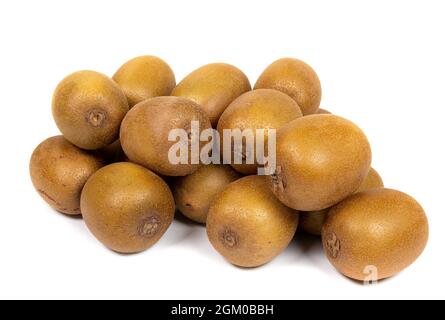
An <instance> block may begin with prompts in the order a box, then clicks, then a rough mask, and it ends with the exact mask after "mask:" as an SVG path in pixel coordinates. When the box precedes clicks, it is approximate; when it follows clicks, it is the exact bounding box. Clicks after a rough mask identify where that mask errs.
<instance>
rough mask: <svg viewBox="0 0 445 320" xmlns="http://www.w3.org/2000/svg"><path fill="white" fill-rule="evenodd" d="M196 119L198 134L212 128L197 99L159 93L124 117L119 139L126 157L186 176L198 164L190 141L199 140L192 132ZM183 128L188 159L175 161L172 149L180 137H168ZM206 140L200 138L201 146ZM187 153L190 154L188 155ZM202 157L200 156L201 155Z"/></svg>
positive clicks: (145, 165) (155, 169)
mask: <svg viewBox="0 0 445 320" xmlns="http://www.w3.org/2000/svg"><path fill="white" fill-rule="evenodd" d="M192 121H196V122H197V124H198V126H197V129H198V130H199V132H198V134H199V133H201V132H202V131H203V130H205V129H210V128H211V125H210V121H209V119H208V117H207V115H206V114H205V112H204V111H203V110H202V109H201V108H200V106H199V105H198V104H196V103H195V102H193V101H191V100H188V99H184V98H179V97H157V98H152V99H149V100H146V101H143V102H141V103H139V104H137V105H136V106H134V107H133V108H132V109H131V110H130V112H128V114H127V116H126V117H125V119H124V121H122V126H121V133H120V141H121V144H122V148H123V149H124V152H125V154H126V155H127V157H128V158H129V159H130V160H131V161H132V162H135V163H138V164H140V165H142V166H144V167H147V168H148V169H150V170H153V171H155V172H157V173H159V174H162V175H165V176H185V175H188V174H191V173H193V172H194V171H196V170H197V169H198V167H199V161H197V162H198V163H196V164H195V163H192V161H191V160H192V158H191V155H190V153H191V145H192V144H193V142H194V141H198V140H197V139H199V137H194V136H195V133H193V132H192ZM173 129H176V130H182V131H184V132H185V133H186V134H187V135H188V141H186V143H187V142H188V145H186V147H187V150H188V159H185V160H186V161H185V162H186V163H172V162H171V161H170V159H169V153H170V152H171V150H172V149H171V148H172V147H173V146H174V145H177V144H178V143H179V142H177V141H169V134H170V132H171V131H172V130H173ZM204 144H206V143H205V142H200V141H199V148H201V147H202V146H204ZM186 156H187V155H186ZM198 160H199V159H198Z"/></svg>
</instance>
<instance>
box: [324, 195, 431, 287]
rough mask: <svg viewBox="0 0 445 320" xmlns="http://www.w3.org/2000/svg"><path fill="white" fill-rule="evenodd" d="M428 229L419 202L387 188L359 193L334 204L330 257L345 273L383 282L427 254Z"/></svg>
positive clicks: (327, 246)
mask: <svg viewBox="0 0 445 320" xmlns="http://www.w3.org/2000/svg"><path fill="white" fill-rule="evenodd" d="M428 232H429V231H428V220H427V217H426V215H425V212H424V211H423V209H422V207H421V206H420V205H419V204H418V203H417V202H416V200H414V199H413V198H411V197H410V196H408V195H407V194H404V193H402V192H400V191H396V190H391V189H384V188H382V189H372V190H368V191H363V192H360V193H357V194H355V195H353V196H351V197H349V198H347V199H346V200H344V201H343V202H341V203H340V204H338V205H336V206H335V207H333V208H332V209H331V210H330V211H329V214H328V216H327V218H326V221H325V223H324V225H323V230H322V239H323V247H324V251H325V254H326V256H327V257H328V259H329V261H330V262H331V263H332V265H333V266H334V267H335V268H336V269H337V270H338V271H339V272H341V273H342V274H343V275H345V276H347V277H349V278H352V279H356V280H366V279H369V280H380V279H385V278H388V277H391V276H393V275H395V274H396V273H398V272H400V271H402V270H403V269H405V268H406V267H408V266H409V265H411V264H412V263H413V262H414V261H415V260H416V259H417V258H418V257H419V256H420V254H421V253H422V252H423V250H424V248H425V246H426V244H427V241H428Z"/></svg>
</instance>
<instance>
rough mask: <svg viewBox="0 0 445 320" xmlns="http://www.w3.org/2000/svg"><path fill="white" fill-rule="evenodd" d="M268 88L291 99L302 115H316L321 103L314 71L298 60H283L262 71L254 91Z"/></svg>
mask: <svg viewBox="0 0 445 320" xmlns="http://www.w3.org/2000/svg"><path fill="white" fill-rule="evenodd" d="M262 88H269V89H275V90H279V91H282V92H284V93H286V94H287V95H289V96H290V97H292V98H293V99H294V100H295V101H296V102H297V103H298V105H299V106H300V108H301V111H303V114H304V115H309V114H314V113H317V110H318V108H319V107H320V101H321V84H320V80H319V79H318V76H317V74H316V73H315V71H314V70H313V69H312V68H311V67H310V66H309V65H308V64H306V63H304V62H303V61H301V60H298V59H292V58H283V59H279V60H277V61H275V62H274V63H272V64H271V65H270V66H268V67H267V68H266V70H264V72H263V73H262V74H261V75H260V77H259V78H258V81H257V82H256V84H255V89H262Z"/></svg>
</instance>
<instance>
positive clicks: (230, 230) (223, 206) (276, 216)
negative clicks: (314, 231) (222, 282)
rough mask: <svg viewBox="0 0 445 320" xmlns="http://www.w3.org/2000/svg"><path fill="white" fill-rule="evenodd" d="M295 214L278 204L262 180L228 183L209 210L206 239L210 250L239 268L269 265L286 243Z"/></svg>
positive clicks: (295, 222) (293, 227) (294, 224)
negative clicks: (210, 246) (212, 248)
mask: <svg viewBox="0 0 445 320" xmlns="http://www.w3.org/2000/svg"><path fill="white" fill-rule="evenodd" d="M297 226H298V213H297V212H296V211H295V210H292V209H290V208H288V207H286V206H284V205H283V204H281V203H280V202H279V201H278V200H277V199H276V198H275V197H274V196H273V194H272V192H271V191H270V190H269V188H268V186H267V181H266V179H265V177H264V176H248V177H244V178H241V179H239V180H237V181H235V182H232V183H231V184H230V185H229V186H228V187H227V188H226V189H225V190H224V191H223V192H221V193H220V194H219V195H218V196H217V197H216V198H215V200H214V201H213V202H212V205H211V207H210V210H209V214H208V217H207V235H208V237H209V240H210V242H211V243H212V245H213V247H214V248H215V249H216V250H217V251H218V252H219V253H220V254H221V255H222V256H223V257H225V258H226V259H227V260H228V261H229V262H231V263H232V264H234V265H237V266H240V267H258V266H261V265H264V264H265V263H267V262H269V261H271V260H272V259H273V258H275V257H276V256H277V255H278V254H280V253H281V252H282V251H283V250H284V249H285V248H286V247H287V246H288V245H289V243H290V241H291V240H292V238H293V237H294V235H295V231H296V229H297Z"/></svg>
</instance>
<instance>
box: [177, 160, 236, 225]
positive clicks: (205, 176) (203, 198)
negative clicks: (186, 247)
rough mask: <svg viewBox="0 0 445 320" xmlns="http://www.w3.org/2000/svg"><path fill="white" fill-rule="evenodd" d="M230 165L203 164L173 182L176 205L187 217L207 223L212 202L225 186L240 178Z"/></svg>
mask: <svg viewBox="0 0 445 320" xmlns="http://www.w3.org/2000/svg"><path fill="white" fill-rule="evenodd" d="M240 177H241V175H239V174H238V173H237V172H236V171H235V170H233V169H232V168H231V167H230V166H229V165H215V164H209V165H203V166H201V167H200V168H199V169H198V170H196V171H195V172H194V173H192V174H191V175H188V176H185V177H178V178H175V179H174V181H173V182H172V190H173V196H174V198H175V202H176V207H177V208H178V209H179V210H180V211H181V212H182V214H184V215H185V216H186V217H187V218H189V219H191V220H193V221H195V222H198V223H202V224H205V223H206V221H207V213H208V212H209V207H210V203H211V202H212V200H213V199H214V198H215V196H216V195H217V194H218V193H220V192H221V191H223V190H224V189H225V187H226V186H227V185H228V184H229V183H231V182H233V181H235V180H237V179H239V178H240Z"/></svg>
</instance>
